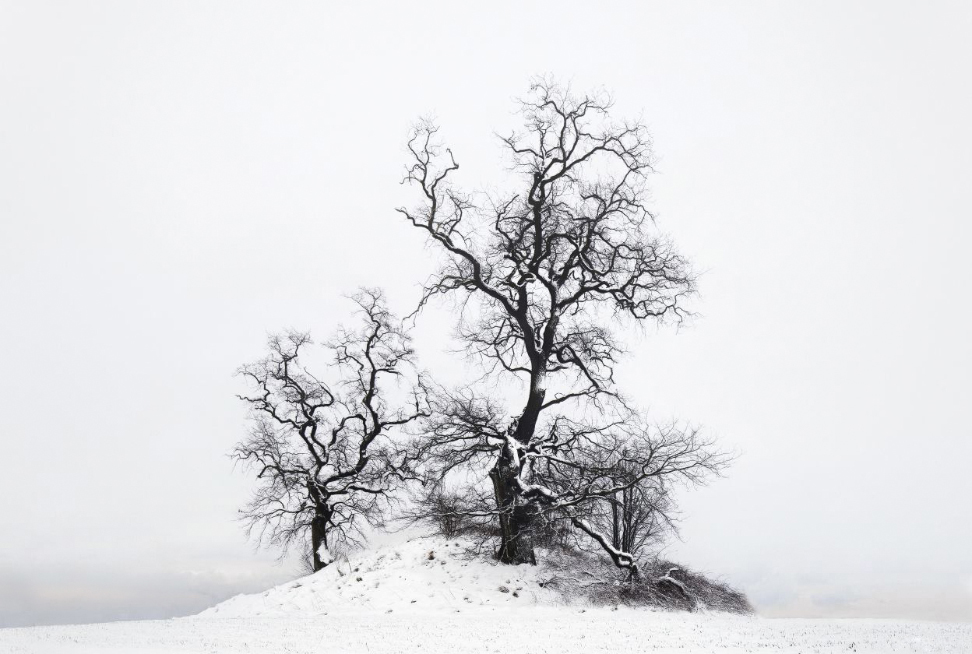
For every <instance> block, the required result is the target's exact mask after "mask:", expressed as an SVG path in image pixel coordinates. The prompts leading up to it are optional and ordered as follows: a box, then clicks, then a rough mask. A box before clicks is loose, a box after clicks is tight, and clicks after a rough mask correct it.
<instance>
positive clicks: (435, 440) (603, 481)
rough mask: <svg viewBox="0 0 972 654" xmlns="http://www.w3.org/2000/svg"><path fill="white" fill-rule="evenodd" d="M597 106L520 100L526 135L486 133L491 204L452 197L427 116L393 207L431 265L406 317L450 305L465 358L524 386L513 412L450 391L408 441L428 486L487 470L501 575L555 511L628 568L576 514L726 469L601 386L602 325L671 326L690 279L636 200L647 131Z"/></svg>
mask: <svg viewBox="0 0 972 654" xmlns="http://www.w3.org/2000/svg"><path fill="white" fill-rule="evenodd" d="M610 109H611V101H610V99H608V98H606V97H603V96H601V95H596V94H595V95H579V96H578V95H574V94H572V93H571V92H570V91H569V90H567V89H564V88H562V87H560V86H558V85H557V84H555V83H553V82H551V81H549V80H538V81H536V82H535V83H534V84H533V85H532V87H531V89H530V93H529V95H528V97H527V98H526V99H525V100H523V101H522V102H521V105H520V110H521V115H522V117H523V119H524V126H523V129H522V130H520V131H518V132H513V133H511V134H509V135H508V136H504V137H501V142H502V146H503V147H504V148H505V151H506V154H507V155H508V157H509V161H510V163H511V166H512V169H513V172H514V182H513V186H514V188H513V189H512V190H510V191H509V192H506V193H491V194H471V193H464V192H462V191H461V190H459V189H458V188H457V187H456V186H455V185H454V184H453V178H454V175H455V173H456V171H457V170H458V169H459V164H458V163H457V161H456V159H455V158H454V156H453V153H452V151H451V150H450V149H448V148H445V147H444V146H443V145H442V144H441V143H440V142H439V140H438V134H437V132H438V128H437V127H436V126H435V125H434V124H432V123H431V122H423V123H421V124H420V125H419V126H418V127H417V128H416V129H415V131H414V133H413V134H412V137H411V139H410V141H409V143H408V147H409V151H410V153H411V157H412V160H411V163H410V165H409V167H408V172H407V175H406V179H405V181H406V182H407V183H409V184H411V185H413V186H414V187H416V188H417V189H418V191H419V192H420V198H421V199H420V201H419V202H418V204H417V205H416V206H414V207H412V208H400V209H399V212H400V213H401V215H402V216H404V217H405V219H406V220H407V221H408V222H409V223H410V224H411V225H413V226H414V227H415V228H417V229H419V230H421V231H422V232H424V233H425V234H426V235H427V237H428V239H429V241H430V242H431V243H432V244H433V245H434V246H435V247H436V248H437V249H438V250H439V251H440V252H441V254H442V255H443V261H444V263H443V265H442V267H441V269H440V270H439V271H438V272H437V273H436V274H435V275H434V276H433V277H432V278H431V279H430V281H429V282H428V283H427V285H426V286H425V292H424V295H423V298H422V301H421V303H420V307H422V306H424V305H425V304H426V303H427V302H428V301H429V300H430V299H431V298H433V297H434V296H436V295H439V294H458V295H459V296H460V299H461V302H460V304H461V306H462V307H463V313H462V318H461V320H460V323H459V333H460V335H461V337H462V338H463V339H465V341H466V343H467V344H468V346H469V347H470V348H471V351H472V352H474V353H475V354H477V355H479V356H481V357H482V359H483V360H484V362H486V364H487V366H488V369H489V370H490V371H491V372H493V373H495V374H498V375H508V376H511V377H516V378H519V379H520V380H522V382H523V389H524V396H522V399H521V400H520V402H519V404H518V408H517V409H516V410H515V412H514V413H513V414H512V415H506V414H505V413H504V412H503V410H502V409H501V408H500V404H499V403H498V402H496V401H494V400H493V399H491V398H489V397H488V396H487V395H486V394H485V393H484V392H483V391H482V389H481V388H480V389H476V388H471V389H465V390H463V391H457V392H454V393H451V394H448V395H447V396H445V397H444V398H443V399H441V400H440V402H439V406H438V410H437V411H436V415H435V416H434V418H433V420H432V421H431V423H430V428H429V434H428V437H427V438H426V440H425V441H424V445H423V447H424V453H425V455H426V456H427V458H428V460H430V461H431V462H432V465H431V466H430V469H432V470H433V471H434V473H433V477H434V476H438V479H439V481H440V482H441V480H442V478H443V476H444V475H446V474H448V473H449V472H450V471H453V470H456V469H457V468H459V467H462V466H466V467H473V468H475V467H477V466H479V467H481V466H483V465H488V466H489V477H490V479H491V481H492V494H493V500H494V502H495V506H494V507H493V509H492V511H493V512H494V514H495V515H496V516H497V517H498V521H499V526H500V532H501V538H502V540H501V544H500V548H499V557H500V559H501V560H502V561H504V562H508V563H522V562H534V561H535V555H534V547H533V535H534V533H535V532H536V528H537V523H538V520H540V519H541V518H543V517H550V516H554V515H556V516H559V517H560V518H561V519H566V520H569V522H570V523H571V524H573V525H574V527H576V528H577V529H578V530H580V531H581V532H583V533H585V534H587V535H589V536H591V537H592V538H593V539H594V540H595V541H597V542H598V543H599V544H600V545H601V546H602V547H603V548H604V549H605V551H607V552H608V553H609V554H610V555H611V556H612V559H614V560H615V563H617V564H618V565H619V566H621V567H631V566H633V560H632V557H631V554H630V553H629V552H625V551H623V550H621V549H620V548H618V547H616V546H615V545H614V544H613V541H612V538H611V536H610V535H609V534H605V533H603V532H602V531H601V530H599V529H597V527H596V525H595V524H594V523H593V522H592V521H590V520H588V519H587V518H586V517H585V515H589V514H590V511H592V510H593V507H592V506H591V505H592V504H593V503H595V502H599V501H609V498H612V497H616V496H617V494H618V493H623V492H625V491H627V490H631V489H635V488H639V487H642V485H643V484H644V483H645V482H646V480H649V479H655V480H660V479H662V478H663V477H681V478H684V479H688V480H697V479H699V478H700V477H701V475H702V474H703V473H704V472H711V471H714V470H717V469H718V468H719V467H720V466H721V465H722V463H723V462H724V460H723V459H722V458H721V457H720V456H719V455H718V454H716V453H713V451H712V450H711V444H710V443H708V442H707V441H705V440H704V439H701V438H699V437H698V435H697V433H696V432H695V431H693V430H679V429H674V428H672V429H668V430H653V429H652V428H650V427H649V426H648V425H647V423H646V422H645V421H644V420H643V419H642V418H641V417H640V416H639V415H638V414H637V412H634V411H632V410H631V409H630V408H629V407H628V406H627V405H626V404H625V402H624V401H623V400H622V398H621V397H620V395H619V394H618V392H617V390H616V389H615V387H614V380H613V372H614V367H615V364H616V362H617V359H618V356H619V355H620V353H621V347H620V346H619V343H618V341H617V340H616V337H615V334H614V333H613V331H612V326H613V325H616V324H618V323H619V322H623V320H624V319H628V320H630V321H632V322H635V323H637V322H645V321H664V320H668V319H671V320H675V321H679V320H681V319H682V318H683V317H684V316H685V315H686V308H685V306H684V299H685V298H686V297H687V296H689V295H691V294H692V293H693V291H694V288H695V281H694V277H693V274H692V272H691V270H690V267H689V264H688V262H687V261H686V260H685V259H684V258H683V257H682V256H681V255H680V254H679V253H678V252H677V251H676V250H675V248H674V247H673V246H672V244H671V243H670V242H669V241H668V240H667V239H666V238H665V237H664V236H663V235H661V234H660V233H658V231H657V230H656V229H655V227H654V217H653V216H652V214H651V213H650V212H649V210H648V208H647V207H646V204H645V197H646V187H645V178H646V175H647V174H648V173H650V172H651V171H652V154H651V141H650V139H649V136H648V133H647V130H646V129H645V126H644V125H643V124H642V123H640V122H637V121H634V122H618V121H615V120H612V118H611V117H610V115H609V114H610ZM576 415H582V416H586V417H585V418H583V419H575V418H572V417H571V416H576ZM486 462H488V464H486ZM617 469H624V470H626V471H628V473H630V474H627V475H626V476H625V475H621V476H619V475H617V474H614V473H615V472H616V470H617ZM585 506H586V509H585Z"/></svg>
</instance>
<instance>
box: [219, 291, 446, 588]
mask: <svg viewBox="0 0 972 654" xmlns="http://www.w3.org/2000/svg"><path fill="white" fill-rule="evenodd" d="M354 300H355V302H356V303H357V305H358V308H359V313H360V317H361V318H362V325H361V327H360V328H359V329H357V330H350V331H349V330H344V329H342V330H339V331H338V333H337V335H336V337H335V338H334V339H333V340H332V341H331V342H329V343H327V344H326V346H325V349H326V350H327V351H328V352H329V353H330V355H331V359H332V365H331V371H330V372H332V373H334V374H333V376H334V377H336V378H337V380H336V382H335V383H334V384H329V383H326V382H325V381H322V380H321V379H319V378H318V377H317V376H315V375H314V374H312V373H311V372H310V371H309V370H308V369H307V368H306V367H305V365H304V363H303V360H302V357H303V356H305V355H306V354H307V350H308V349H309V348H310V347H312V345H313V343H312V341H311V339H310V337H309V336H308V335H307V334H304V333H299V332H288V333H287V334H285V335H283V336H273V337H271V339H270V343H269V348H270V353H269V354H268V356H267V357H266V358H264V359H262V360H261V361H259V362H257V363H255V364H251V365H247V366H244V367H243V368H241V369H240V374H242V375H243V376H244V377H245V378H246V379H247V380H248V381H249V382H250V383H251V385H252V386H253V387H254V392H253V393H252V394H251V395H243V396H240V399H242V400H243V401H245V402H246V403H247V404H248V405H249V406H250V411H251V416H252V419H253V427H252V429H251V431H250V434H249V436H248V437H247V438H246V439H245V440H243V441H242V442H240V443H239V444H238V445H237V446H236V448H235V449H234V451H233V456H234V457H235V458H236V459H237V460H238V461H241V462H244V463H246V464H249V465H251V466H252V467H253V469H255V470H256V471H257V478H258V480H259V481H260V484H259V487H258V489H257V491H256V492H255V494H254V496H253V498H252V500H251V501H250V503H249V504H248V505H247V507H246V508H245V509H244V510H243V512H242V513H243V516H244V518H245V519H246V520H247V521H248V524H249V529H250V530H252V529H258V530H259V534H260V540H261V542H262V541H264V540H267V541H269V542H271V543H275V544H281V545H283V546H284V547H286V546H288V545H290V544H291V543H292V542H293V541H294V540H295V539H298V540H303V539H305V538H308V536H309V541H310V552H311V557H312V565H313V569H314V570H315V571H316V570H320V569H321V568H323V567H324V566H325V565H327V563H328V559H327V558H326V557H325V556H323V555H322V551H326V550H327V549H328V547H330V546H333V545H334V544H335V541H353V540H356V539H357V538H358V537H360V535H361V528H362V527H363V526H364V523H367V524H372V525H374V524H379V523H381V521H382V520H383V518H384V515H385V509H386V508H387V506H388V503H389V502H390V501H393V497H392V496H391V494H390V493H391V491H392V490H393V488H394V487H395V485H396V483H397V482H398V481H400V480H401V479H402V478H403V470H405V469H407V467H408V466H407V461H405V460H404V458H403V455H402V454H400V453H399V449H400V448H398V447H397V446H393V444H392V443H391V441H390V436H391V435H392V433H393V432H394V430H396V429H399V428H402V427H404V426H405V425H408V424H410V423H412V422H414V421H415V420H417V419H419V418H423V417H427V416H428V415H429V412H428V401H427V398H426V391H425V381H424V379H423V378H422V376H421V375H420V374H418V373H417V372H416V371H415V368H414V364H413V352H412V348H411V345H410V341H409V337H408V335H407V334H406V332H405V331H403V329H402V328H401V326H400V325H399V323H398V322H397V321H396V320H395V318H394V317H393V316H392V315H391V314H390V313H389V312H388V310H387V309H386V307H385V303H384V300H383V297H382V294H381V292H380V291H377V290H363V291H361V292H360V293H359V294H358V295H356V296H355V297H354ZM396 394H397V396H398V401H396V400H395V397H396Z"/></svg>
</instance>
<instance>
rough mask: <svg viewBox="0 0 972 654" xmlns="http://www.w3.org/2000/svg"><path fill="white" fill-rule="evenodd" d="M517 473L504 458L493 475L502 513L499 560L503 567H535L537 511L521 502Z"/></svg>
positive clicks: (497, 463)
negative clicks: (528, 565) (518, 497)
mask: <svg viewBox="0 0 972 654" xmlns="http://www.w3.org/2000/svg"><path fill="white" fill-rule="evenodd" d="M517 472H518V471H515V470H513V469H512V466H511V465H510V462H509V461H508V460H506V457H505V456H501V457H500V459H499V460H498V461H497V462H496V466H495V467H494V468H493V469H492V470H491V471H490V473H489V477H490V479H492V480H493V491H494V493H495V495H496V508H497V509H498V510H499V522H500V550H499V560H500V561H502V562H503V563H512V564H518V563H531V564H534V565H535V564H536V562H537V557H536V554H535V553H534V551H533V527H534V523H535V518H536V511H535V510H534V507H532V506H530V505H529V504H526V503H524V502H523V501H519V502H518V501H517V494H518V493H517V488H516V484H515V483H514V482H513V477H514V476H515V475H516V474H517Z"/></svg>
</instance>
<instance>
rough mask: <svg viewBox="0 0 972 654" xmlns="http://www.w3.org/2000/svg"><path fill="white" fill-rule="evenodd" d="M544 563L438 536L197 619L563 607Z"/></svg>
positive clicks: (338, 565)
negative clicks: (504, 558)
mask: <svg viewBox="0 0 972 654" xmlns="http://www.w3.org/2000/svg"><path fill="white" fill-rule="evenodd" d="M555 576H556V573H555V571H553V570H552V569H551V568H550V567H549V566H545V565H543V562H542V561H541V564H540V565H536V566H533V565H519V566H509V565H502V564H500V563H498V562H496V561H494V560H492V559H491V558H490V557H489V556H487V555H485V554H478V555H477V554H476V553H475V551H474V549H473V547H472V544H471V543H469V542H466V541H461V540H446V539H444V538H438V537H423V538H414V539H412V540H409V541H407V542H404V543H399V544H397V545H390V546H386V547H382V548H378V549H375V550H365V551H362V552H357V553H355V554H353V555H351V556H350V557H349V558H348V559H347V560H338V561H335V562H334V563H332V564H331V565H329V566H327V567H326V568H324V569H323V570H321V571H320V572H317V573H315V574H312V575H309V576H307V577H303V578H301V579H298V580H296V581H292V582H289V583H286V584H282V585H280V586H277V587H275V588H271V589H270V590H268V591H266V592H263V593H258V594H254V595H237V596H236V597H233V598H231V599H229V600H227V601H225V602H223V603H221V604H217V605H216V606H214V607H212V608H210V609H207V610H205V611H203V612H202V613H201V614H200V616H201V617H219V618H235V617H256V616H263V617H274V616H279V617H286V616H308V615H314V614H318V615H326V614H341V613H361V612H362V610H367V611H368V612H383V613H389V612H427V611H434V612H443V611H445V612H456V611H464V610H482V609H486V610H489V609H491V608H496V607H509V606H523V605H558V604H563V603H564V600H563V596H562V595H561V593H559V592H558V591H556V590H554V589H553V588H552V586H554V585H555V584H553V583H550V582H551V581H554V578H555ZM548 584H549V586H548Z"/></svg>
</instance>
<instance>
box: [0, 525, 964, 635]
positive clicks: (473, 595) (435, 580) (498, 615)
mask: <svg viewBox="0 0 972 654" xmlns="http://www.w3.org/2000/svg"><path fill="white" fill-rule="evenodd" d="M466 545H467V544H463V543H457V542H455V541H445V540H443V539H435V538H417V539H413V540H410V541H407V542H404V543H398V544H395V545H389V546H386V547H382V548H379V549H376V550H373V551H365V552H360V553H358V554H356V555H353V556H351V557H350V560H348V561H339V562H336V563H335V564H333V565H331V566H329V567H328V568H326V569H324V570H322V571H321V572H319V573H317V574H314V575H310V576H307V577H304V578H302V579H299V580H297V581H293V582H290V583H287V584H283V585H281V586H278V587H276V588H272V589H270V590H268V591H266V592H264V593H259V594H254V595H240V596H237V597H234V598H232V599H230V600H227V601H226V602H223V603H221V604H218V605H216V606H214V607H212V608H211V609H208V610H206V611H204V612H202V613H201V614H199V615H197V616H192V617H189V618H177V619H173V620H159V621H146V622H118V623H111V624H97V625H78V626H61V627H34V628H26V629H0V652H2V653H3V654H8V653H9V654H79V653H83V654H94V653H98V654H108V653H113V654H119V653H121V652H126V653H128V652H131V653H134V654H141V653H152V654H163V653H166V654H202V653H204V652H205V653H207V654H208V653H219V654H223V653H226V654H235V653H243V652H260V653H261V654H311V653H314V654H320V653H321V652H336V653H338V652H339V653H344V652H349V653H357V652H362V653H364V652H367V653H369V654H381V653H389V654H391V653H393V652H394V653H396V654H398V653H404V652H443V653H446V652H448V653H450V654H451V653H453V652H503V653H504V654H511V653H514V652H530V653H531V654H542V653H550V654H554V653H556V654H573V653H575V652H577V653H580V652H583V653H584V654H589V653H596V652H611V653H612V654H618V653H619V652H666V653H674V652H679V653H692V652H718V653H725V654H729V653H733V654H735V653H741V652H773V653H786V654H796V653H798V652H802V653H810V652H814V653H817V654H836V653H838V652H839V653H841V654H844V653H848V652H861V653H864V652H868V653H872V654H875V653H881V654H885V653H891V652H898V653H902V652H910V653H915V654H939V653H941V654H972V624H948V623H935V622H905V621H895V620H796V619H785V620H777V619H764V618H759V617H756V616H741V615H729V614H724V613H706V612H703V613H684V612H682V613H674V612H665V611H652V610H648V609H644V608H630V607H624V606H620V607H611V606H607V607H592V606H590V605H588V604H586V602H585V600H583V599H578V598H572V597H564V595H563V592H562V589H564V588H570V587H571V585H570V583H569V582H571V581H573V582H575V583H577V584H583V582H584V580H583V579H574V580H569V579H568V580H565V579H563V578H560V579H558V576H561V577H562V576H563V575H564V574H566V573H565V572H564V570H563V569H561V568H558V567H557V565H556V564H555V562H552V561H550V560H548V561H546V562H541V565H538V566H516V567H510V566H503V565H499V564H496V563H494V562H492V561H491V560H490V559H489V557H487V556H470V554H469V552H468V550H467V547H466ZM582 576H583V575H582ZM565 582H568V583H565ZM558 588H559V589H561V590H557V589H558Z"/></svg>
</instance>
